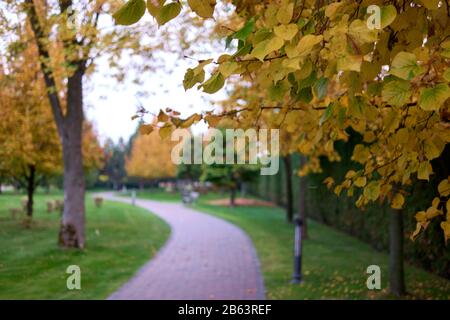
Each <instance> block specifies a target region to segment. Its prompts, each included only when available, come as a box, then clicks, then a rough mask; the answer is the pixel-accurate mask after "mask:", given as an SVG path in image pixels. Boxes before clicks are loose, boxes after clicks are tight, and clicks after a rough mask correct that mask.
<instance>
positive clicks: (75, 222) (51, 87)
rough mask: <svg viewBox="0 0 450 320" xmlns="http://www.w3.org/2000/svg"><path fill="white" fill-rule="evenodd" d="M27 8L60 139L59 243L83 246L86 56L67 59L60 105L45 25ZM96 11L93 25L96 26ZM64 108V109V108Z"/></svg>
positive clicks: (69, 3) (31, 7) (63, 8)
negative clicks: (63, 99)
mask: <svg viewBox="0 0 450 320" xmlns="http://www.w3.org/2000/svg"><path fill="white" fill-rule="evenodd" d="M25 6H26V11H27V15H28V18H29V20H30V26H31V28H32V30H33V33H34V35H35V40H36V45H37V48H38V52H39V56H40V61H41V70H42V73H43V75H44V81H45V85H46V87H47V89H48V90H47V96H48V99H49V101H50V106H51V108H52V112H53V117H54V118H55V122H56V126H57V128H58V133H59V137H60V139H61V144H62V149H63V150H62V151H63V162H64V211H63V216H62V220H61V228H60V231H59V237H58V242H59V245H60V246H62V247H66V248H84V247H85V237H84V222H85V221H84V219H85V218H84V215H85V209H84V191H85V190H84V189H85V182H84V172H83V156H82V149H81V139H82V126H83V86H82V82H83V75H84V72H85V68H86V59H87V58H86V57H77V58H75V59H74V60H72V59H68V57H67V56H66V57H65V58H66V60H67V61H65V62H66V63H68V64H71V66H72V67H73V68H74V70H75V71H74V74H73V75H71V76H70V77H68V78H67V107H66V108H63V105H62V103H61V101H60V98H59V96H58V94H57V90H56V87H57V86H56V81H55V77H54V74H53V71H52V70H51V67H49V66H48V65H47V64H46V61H48V60H50V59H51V57H50V54H49V51H48V50H49V49H48V47H47V45H46V43H45V42H44V41H42V40H43V39H48V35H47V34H46V32H45V29H44V28H43V27H42V25H41V23H40V21H39V17H38V14H37V11H36V7H35V4H34V2H33V0H26V1H25ZM60 6H61V8H60V9H61V12H65V11H67V10H68V9H69V8H70V7H71V6H72V1H71V0H67V1H62V2H60ZM97 19H98V14H97V16H96V21H95V24H94V26H96V23H97ZM73 44H75V45H76V44H77V39H76V38H75V37H73V38H72V39H69V40H65V41H63V47H64V48H63V50H67V49H68V47H66V45H68V46H69V47H70V45H73ZM64 110H65V111H66V112H64Z"/></svg>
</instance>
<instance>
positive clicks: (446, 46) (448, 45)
mask: <svg viewBox="0 0 450 320" xmlns="http://www.w3.org/2000/svg"><path fill="white" fill-rule="evenodd" d="M441 48H442V51H441V56H443V57H444V58H449V59H450V40H447V41H444V42H443V43H441Z"/></svg>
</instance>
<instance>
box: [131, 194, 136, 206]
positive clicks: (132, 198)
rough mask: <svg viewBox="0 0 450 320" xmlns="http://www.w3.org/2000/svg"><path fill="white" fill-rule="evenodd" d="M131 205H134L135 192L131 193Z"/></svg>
mask: <svg viewBox="0 0 450 320" xmlns="http://www.w3.org/2000/svg"><path fill="white" fill-rule="evenodd" d="M131 204H132V205H133V206H135V205H136V190H133V191H131Z"/></svg>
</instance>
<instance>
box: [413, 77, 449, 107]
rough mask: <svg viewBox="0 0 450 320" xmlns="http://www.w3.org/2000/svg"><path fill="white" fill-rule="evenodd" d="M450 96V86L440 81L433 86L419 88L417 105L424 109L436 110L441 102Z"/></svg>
mask: <svg viewBox="0 0 450 320" xmlns="http://www.w3.org/2000/svg"><path fill="white" fill-rule="evenodd" d="M449 97H450V88H449V87H448V85H447V84H445V83H440V84H438V85H436V86H434V87H433V88H423V89H422V90H420V96H419V107H421V108H422V109H423V110H425V111H438V110H439V108H440V107H441V106H442V104H443V103H444V102H445V100H447V99H448V98H449Z"/></svg>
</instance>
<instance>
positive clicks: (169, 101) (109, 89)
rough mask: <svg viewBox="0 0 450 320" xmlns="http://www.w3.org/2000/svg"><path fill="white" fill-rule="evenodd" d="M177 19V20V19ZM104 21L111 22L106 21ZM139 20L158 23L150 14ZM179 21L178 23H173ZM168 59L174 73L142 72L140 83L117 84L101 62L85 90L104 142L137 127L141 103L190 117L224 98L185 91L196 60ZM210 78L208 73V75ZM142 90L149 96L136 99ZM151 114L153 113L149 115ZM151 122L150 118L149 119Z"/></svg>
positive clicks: (89, 110)
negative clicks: (189, 70)
mask: <svg viewBox="0 0 450 320" xmlns="http://www.w3.org/2000/svg"><path fill="white" fill-rule="evenodd" d="M175 21H176V20H175ZM104 23H105V24H107V23H111V21H106V22H104ZM140 23H148V24H154V23H155V22H154V21H153V20H152V19H151V18H149V17H148V15H147V17H146V19H145V20H144V21H141V22H140ZM174 23H176V22H174ZM221 47H222V48H220V49H217V50H218V51H217V52H211V57H215V58H217V56H218V55H219V54H221V53H223V51H222V49H223V47H224V45H223V46H222V45H221ZM164 59H165V60H166V63H165V65H166V69H170V70H171V71H172V72H171V74H166V73H165V72H164V71H163V70H161V71H157V72H156V73H153V74H152V73H151V72H148V73H147V74H143V75H142V76H141V75H140V79H141V80H144V81H143V82H144V84H143V85H141V86H139V85H136V84H134V83H133V82H132V79H128V80H126V81H125V82H124V83H120V84H118V83H117V82H116V80H115V79H113V78H112V77H111V76H110V75H108V71H109V70H108V68H109V67H108V65H107V64H106V63H105V62H102V61H100V63H98V61H97V63H98V68H97V71H96V73H95V74H94V75H93V76H92V77H91V79H89V80H88V83H87V84H88V85H87V87H88V88H87V90H86V92H85V111H86V116H87V118H88V119H89V120H90V121H92V122H93V123H94V126H95V127H96V129H97V132H98V134H99V136H100V140H101V141H102V142H104V141H105V139H106V138H108V137H109V138H111V139H113V140H114V141H115V142H117V141H118V140H119V138H120V137H122V138H124V139H125V141H127V140H128V137H129V136H130V135H131V134H133V132H134V131H135V130H136V126H137V121H138V120H137V119H136V120H134V121H132V120H131V117H132V116H133V115H134V114H135V112H136V109H137V107H138V105H139V102H140V103H142V104H143V105H144V107H145V108H146V109H147V110H148V111H150V112H152V113H155V114H157V113H158V112H159V109H163V110H164V109H165V108H166V107H170V108H172V109H173V110H177V111H179V112H180V113H181V116H182V117H183V118H184V117H188V116H189V115H191V114H192V113H195V112H201V111H207V110H212V109H213V108H214V106H213V105H212V103H211V102H210V101H211V100H212V99H213V101H214V100H215V101H218V100H221V99H224V98H225V95H226V94H225V92H224V90H221V91H220V92H218V93H216V94H214V95H212V96H211V95H210V94H205V93H203V92H202V91H201V90H197V88H196V86H194V88H192V89H190V90H188V91H186V92H185V91H184V88H183V77H184V74H185V72H186V69H187V68H189V67H195V66H196V65H197V62H196V61H193V60H190V59H184V60H182V61H180V60H179V59H178V60H177V63H175V59H176V58H175V57H174V55H172V56H171V55H170V54H167V55H164ZM206 77H208V73H207V75H206ZM139 92H146V93H147V94H148V96H147V97H138V98H136V96H137V94H138V93H139ZM149 117H150V116H149ZM146 120H147V121H150V118H148V119H146ZM206 129H207V125H206V124H204V123H203V121H202V123H200V124H198V125H196V126H195V127H194V128H193V130H194V132H202V131H206Z"/></svg>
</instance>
